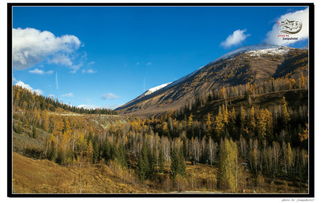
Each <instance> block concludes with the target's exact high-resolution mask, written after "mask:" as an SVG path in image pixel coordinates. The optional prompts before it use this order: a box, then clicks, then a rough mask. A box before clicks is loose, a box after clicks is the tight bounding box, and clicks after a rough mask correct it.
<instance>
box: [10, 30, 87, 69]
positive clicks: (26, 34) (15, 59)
mask: <svg viewBox="0 0 321 203" xmlns="http://www.w3.org/2000/svg"><path fill="white" fill-rule="evenodd" d="M80 45H81V42H80V40H79V39H78V37H76V36H74V35H63V36H61V37H57V36H55V35H54V34H53V33H51V32H49V31H40V30H37V29H34V28H25V29H22V28H17V29H16V28H13V30H12V63H13V68H14V69H17V70H22V69H26V68H30V67H32V66H34V65H36V64H38V63H40V62H42V61H44V60H46V59H48V58H51V59H50V60H51V62H52V63H56V64H60V65H65V66H68V67H71V66H72V65H73V64H72V62H71V59H70V55H71V54H72V53H73V52H75V51H76V50H77V49H78V48H79V47H80ZM50 60H49V62H50Z"/></svg>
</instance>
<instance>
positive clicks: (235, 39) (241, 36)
mask: <svg viewBox="0 0 321 203" xmlns="http://www.w3.org/2000/svg"><path fill="white" fill-rule="evenodd" d="M245 32H246V29H243V30H240V29H239V30H235V31H234V32H233V33H232V34H230V35H229V36H228V37H227V38H226V39H225V40H224V41H223V42H222V43H221V46H223V47H224V48H230V47H231V46H234V45H238V44H240V43H241V42H243V41H244V40H245V39H246V38H247V37H248V36H249V35H248V34H245Z"/></svg>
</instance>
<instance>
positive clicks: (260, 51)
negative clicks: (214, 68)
mask: <svg viewBox="0 0 321 203" xmlns="http://www.w3.org/2000/svg"><path fill="white" fill-rule="evenodd" d="M289 50H290V48H289V47H286V46H278V45H265V44H261V45H254V46H246V47H241V48H239V49H236V50H234V51H231V52H229V53H227V54H225V55H223V56H222V57H220V58H218V59H216V60H215V61H214V62H216V61H219V60H222V59H227V58H231V57H233V56H236V55H239V54H242V53H249V54H250V56H261V55H264V54H269V55H273V54H275V55H280V54H285V53H287V52H288V51H289Z"/></svg>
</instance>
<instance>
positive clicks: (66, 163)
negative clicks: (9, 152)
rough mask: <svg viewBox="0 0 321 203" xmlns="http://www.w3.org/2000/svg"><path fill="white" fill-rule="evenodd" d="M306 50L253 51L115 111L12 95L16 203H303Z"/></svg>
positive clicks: (16, 90)
mask: <svg viewBox="0 0 321 203" xmlns="http://www.w3.org/2000/svg"><path fill="white" fill-rule="evenodd" d="M307 61H308V53H307V50H306V49H295V48H288V47H279V46H273V47H250V48H249V47H247V48H243V49H240V50H237V51H235V52H233V53H231V54H228V55H226V56H223V57H221V58H219V59H217V60H216V61H214V62H211V63H209V64H208V65H205V66H203V67H202V68H200V69H198V70H196V71H195V72H194V73H192V74H189V75H188V76H186V77H183V78H181V79H179V80H177V81H174V82H172V83H169V84H165V85H161V86H158V87H155V88H151V89H150V90H148V91H146V92H145V93H143V94H142V95H140V96H138V97H137V98H136V99H134V100H132V101H129V102H128V103H127V104H124V105H123V106H121V107H119V108H117V109H115V110H108V109H84V108H77V107H73V106H69V105H66V104H62V103H60V102H59V101H56V100H54V99H52V98H48V97H44V96H41V95H39V94H36V93H34V92H31V91H29V90H27V89H25V88H22V87H19V86H15V85H14V86H13V130H12V138H13V152H14V153H13V191H14V192H15V193H183V194H185V193H214V194H215V193H308V190H309V188H308V178H309V176H308V167H309V153H308V151H309V145H308V141H309V123H308V119H309V114H308V109H309V103H308V99H309V89H308V88H309V78H308V62H307Z"/></svg>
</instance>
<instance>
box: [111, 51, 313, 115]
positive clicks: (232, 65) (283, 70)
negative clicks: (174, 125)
mask: <svg viewBox="0 0 321 203" xmlns="http://www.w3.org/2000/svg"><path fill="white" fill-rule="evenodd" d="M307 58H308V52H307V50H304V49H295V48H289V47H263V48H260V49H248V50H246V49H245V50H243V51H239V52H237V51H236V52H235V53H233V54H231V55H228V56H223V57H222V58H221V59H218V60H216V61H215V62H212V63H210V64H208V65H206V66H204V67H203V68H201V69H199V70H197V71H195V72H194V73H192V74H190V75H188V76H186V77H184V78H183V79H180V80H178V81H175V82H173V83H171V84H169V85H168V86H166V87H164V88H162V89H160V90H158V91H155V92H154V93H152V94H149V95H144V94H143V95H140V96H139V97H137V98H136V99H134V100H132V101H130V102H128V103H127V104H125V105H123V106H121V107H119V108H118V109H116V110H117V111H119V112H120V113H125V114H135V115H139V114H140V115H146V114H149V115H150V114H156V113H162V112H166V111H173V110H177V109H179V108H180V107H182V106H183V105H185V104H186V102H187V101H188V100H189V99H190V98H193V97H195V96H198V95H206V94H208V93H209V92H210V91H211V90H213V89H219V88H221V87H228V86H235V85H240V84H246V83H257V82H258V81H262V80H267V79H271V78H273V77H274V78H277V77H284V76H286V77H294V78H298V77H299V76H300V74H301V72H302V73H304V74H307V64H308V63H307Z"/></svg>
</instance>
